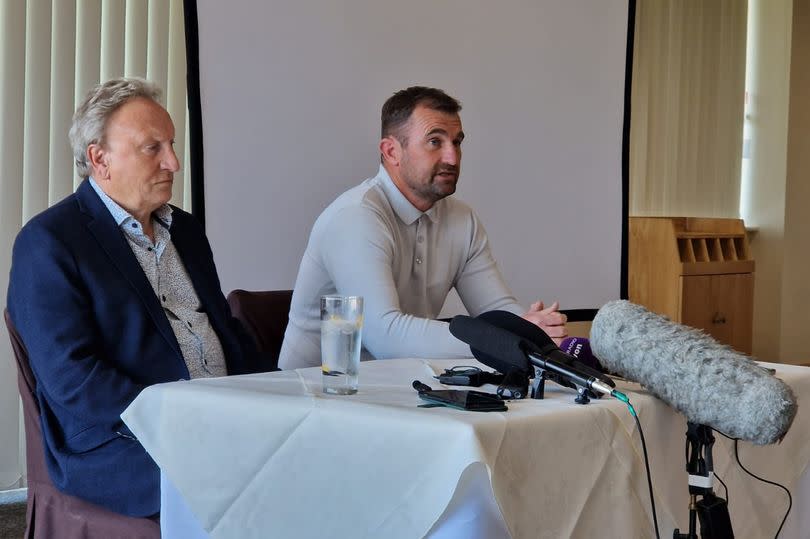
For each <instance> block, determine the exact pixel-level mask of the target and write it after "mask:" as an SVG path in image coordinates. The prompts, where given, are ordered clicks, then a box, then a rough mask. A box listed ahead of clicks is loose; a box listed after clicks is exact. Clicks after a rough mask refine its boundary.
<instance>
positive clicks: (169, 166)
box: [161, 146, 180, 172]
mask: <svg viewBox="0 0 810 539" xmlns="http://www.w3.org/2000/svg"><path fill="white" fill-rule="evenodd" d="M161 165H162V166H163V169H164V170H170V171H171V172H177V171H178V170H180V160H179V159H177V154H176V153H174V147H173V146H169V147H168V148H167V150H166V151H165V152H163V159H162V162H161Z"/></svg>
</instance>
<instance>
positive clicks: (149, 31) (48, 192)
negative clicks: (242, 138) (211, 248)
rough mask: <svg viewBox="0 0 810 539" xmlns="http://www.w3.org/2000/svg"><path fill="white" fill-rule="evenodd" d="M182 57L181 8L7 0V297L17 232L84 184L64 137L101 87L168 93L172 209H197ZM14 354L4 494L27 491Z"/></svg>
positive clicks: (1, 87) (5, 357)
mask: <svg viewBox="0 0 810 539" xmlns="http://www.w3.org/2000/svg"><path fill="white" fill-rule="evenodd" d="M185 55H186V52H185V35H184V24H183V1H182V0H0V294H3V296H5V292H6V289H7V286H8V273H9V268H10V266H11V248H12V245H13V242H14V237H15V236H16V234H17V232H18V231H19V229H20V227H22V225H23V224H25V222H26V221H27V220H28V219H30V218H31V217H33V216H34V215H36V214H37V213H39V212H41V211H42V210H44V209H45V208H47V207H48V206H49V205H51V204H53V203H55V202H58V201H59V200H60V199H62V198H64V197H65V196H67V195H69V194H70V193H71V192H73V190H74V189H75V188H76V186H77V185H78V183H79V181H80V178H78V177H77V175H76V172H75V167H74V166H73V157H72V153H71V150H70V145H69V142H68V138H67V132H68V129H69V128H70V121H71V117H72V116H73V111H74V110H75V108H76V106H77V105H78V103H79V102H80V101H81V100H82V99H83V98H84V95H85V94H86V92H87V91H88V90H89V89H90V88H91V87H92V86H94V85H95V84H97V83H99V82H101V81H105V80H108V79H110V78H114V77H120V76H130V77H131V76H137V77H143V78H146V79H149V80H152V81H154V82H156V83H157V84H158V85H159V86H160V87H161V88H162V89H163V104H164V106H166V108H167V110H168V111H169V114H170V115H171V116H172V119H173V120H174V124H175V129H176V141H177V143H176V146H175V149H176V151H177V157H178V159H179V161H180V164H181V170H180V171H179V172H178V173H177V174H176V175H175V182H174V193H173V197H172V203H173V204H175V205H177V206H180V207H183V208H190V205H191V193H190V183H189V181H190V175H189V174H187V171H188V170H189V164H188V153H189V152H188V150H187V148H188V127H187V125H188V119H187V114H186V110H187V105H186V56H185ZM3 305H5V301H4V302H3ZM3 333H5V332H3ZM11 354H12V352H11V346H10V343H9V340H8V339H7V338H6V337H5V336H2V337H0V490H2V489H8V488H15V487H19V486H23V485H24V484H25V461H24V451H23V449H22V448H23V442H22V440H23V436H22V434H23V433H22V430H21V420H20V404H19V396H18V393H17V372H16V366H15V363H14V360H13V357H12V355H11Z"/></svg>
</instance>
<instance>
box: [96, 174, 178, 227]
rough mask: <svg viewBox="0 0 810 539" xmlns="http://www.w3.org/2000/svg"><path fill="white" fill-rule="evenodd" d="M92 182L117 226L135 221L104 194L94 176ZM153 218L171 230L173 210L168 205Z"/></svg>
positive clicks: (158, 210) (153, 214) (162, 207)
mask: <svg viewBox="0 0 810 539" xmlns="http://www.w3.org/2000/svg"><path fill="white" fill-rule="evenodd" d="M87 179H88V180H89V181H90V186H91V187H92V188H93V190H94V191H95V192H96V194H97V195H98V197H99V198H100V199H101V201H102V202H103V203H104V206H106V207H107V210H109V212H110V215H112V217H113V219H114V220H115V224H116V225H118V226H119V227H120V226H121V225H123V224H124V223H126V222H128V221H130V220H132V221H134V220H135V218H134V217H133V216H132V214H131V213H129V212H128V211H127V210H125V209H124V208H122V207H121V206H120V205H119V204H118V203H117V202H116V201H114V200H113V199H112V198H110V196H109V195H108V194H107V193H105V192H104V190H103V189H101V187H99V186H98V184H97V183H96V180H94V179H93V177H92V176H90V177H88V178H87ZM152 218H153V219H154V220H155V221H157V222H158V223H159V224H160V225H162V226H163V227H164V228H166V229H169V228H170V227H171V226H172V208H171V206H169V205H168V204H164V205H163V206H161V207H159V208H158V209H156V210H155V211H153V212H152Z"/></svg>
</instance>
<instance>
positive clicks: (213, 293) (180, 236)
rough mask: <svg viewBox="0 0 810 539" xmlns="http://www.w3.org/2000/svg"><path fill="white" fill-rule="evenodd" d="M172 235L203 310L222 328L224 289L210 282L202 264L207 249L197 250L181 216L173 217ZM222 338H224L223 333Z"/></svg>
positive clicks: (212, 322) (217, 326)
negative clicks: (220, 314)
mask: <svg viewBox="0 0 810 539" xmlns="http://www.w3.org/2000/svg"><path fill="white" fill-rule="evenodd" d="M171 236H172V243H173V244H174V248H175V249H176V250H177V254H178V255H179V256H180V260H182V261H183V265H184V266H185V268H186V272H188V276H189V277H190V278H191V284H192V285H193V286H194V291H195V292H197V297H198V298H199V299H200V303H201V304H202V306H203V310H204V311H205V312H206V314H207V315H208V318H209V320H210V321H211V324H212V325H213V326H214V328H221V325H220V324H218V323H219V322H222V321H221V320H219V319H218V318H217V317H218V315H219V312H220V310H219V309H218V308H217V304H218V303H219V301H218V300H219V298H220V296H221V295H222V291H221V290H219V289H217V287H216V286H215V284H216V283H211V282H208V280H207V279H206V275H205V274H206V272H205V269H204V268H203V267H201V265H200V257H201V256H203V254H202V253H204V252H205V251H203V250H200V251H199V252H195V250H194V238H193V237H191V236H190V235H189V234H188V227H187V226H185V222H184V220H183V218H182V217H180V216H177V218H175V217H173V218H172V227H171ZM217 333H220V334H221V333H222V332H221V331H218V332H217ZM220 338H222V337H221V335H220Z"/></svg>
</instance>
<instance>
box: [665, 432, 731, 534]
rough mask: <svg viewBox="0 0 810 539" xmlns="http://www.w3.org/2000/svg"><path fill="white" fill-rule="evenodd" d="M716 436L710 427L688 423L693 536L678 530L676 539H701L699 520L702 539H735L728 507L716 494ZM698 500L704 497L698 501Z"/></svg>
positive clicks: (690, 507) (676, 529)
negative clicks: (714, 451) (714, 460)
mask: <svg viewBox="0 0 810 539" xmlns="http://www.w3.org/2000/svg"><path fill="white" fill-rule="evenodd" d="M713 445H714V434H712V429H711V428H710V427H707V426H706V425H698V424H696V423H691V422H689V423H687V430H686V449H687V453H688V455H687V459H686V471H687V473H688V474H689V532H688V533H680V529H678V528H675V531H673V532H672V537H673V539H697V537H698V536H697V520H698V518H699V519H700V536H701V538H702V539H733V537H734V532H733V531H732V529H731V518H730V517H729V514H728V503H727V502H726V500H724V499H723V498H720V497H718V496H716V495H715V494H714V490H713V489H712V485H713V483H714V464H713V461H712V446H713ZM698 496H700V497H701V499H700V500H698Z"/></svg>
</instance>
